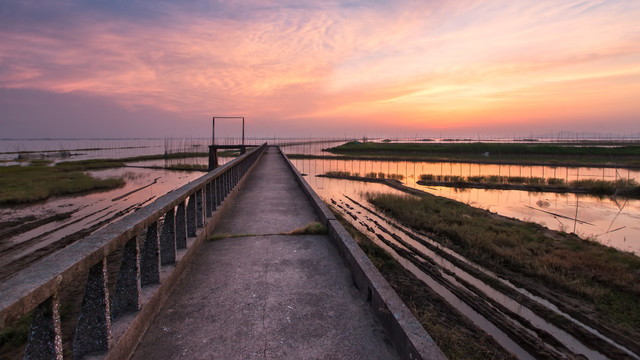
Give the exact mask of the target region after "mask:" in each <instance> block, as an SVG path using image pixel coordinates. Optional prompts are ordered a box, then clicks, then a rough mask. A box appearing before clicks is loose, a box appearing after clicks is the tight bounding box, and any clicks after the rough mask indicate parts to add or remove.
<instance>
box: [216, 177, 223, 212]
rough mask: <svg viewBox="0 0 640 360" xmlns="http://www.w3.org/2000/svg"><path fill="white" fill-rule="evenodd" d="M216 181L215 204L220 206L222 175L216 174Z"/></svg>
mask: <svg viewBox="0 0 640 360" xmlns="http://www.w3.org/2000/svg"><path fill="white" fill-rule="evenodd" d="M215 182H216V204H218V206H220V204H222V177H221V176H218V177H217V178H216V180H215Z"/></svg>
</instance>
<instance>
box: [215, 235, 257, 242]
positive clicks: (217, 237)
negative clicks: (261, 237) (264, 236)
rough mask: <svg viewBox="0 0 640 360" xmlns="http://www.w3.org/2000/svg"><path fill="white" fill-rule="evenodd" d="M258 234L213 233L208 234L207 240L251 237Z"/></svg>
mask: <svg viewBox="0 0 640 360" xmlns="http://www.w3.org/2000/svg"><path fill="white" fill-rule="evenodd" d="M252 236H258V235H256V234H213V235H211V236H209V241H218V240H222V239H233V238H241V237H252Z"/></svg>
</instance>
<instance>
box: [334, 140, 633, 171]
mask: <svg viewBox="0 0 640 360" xmlns="http://www.w3.org/2000/svg"><path fill="white" fill-rule="evenodd" d="M328 151H329V152H331V153H334V154H341V155H346V156H351V157H376V158H389V159H425V160H443V159H448V160H467V161H480V162H494V161H501V162H512V163H523V162H542V163H567V164H580V163H614V164H621V165H629V166H638V165H640V160H639V159H640V145H636V144H625V145H620V146H595V145H588V146H582V145H581V146H576V145H571V144H523V143H480V142H477V143H454V144H451V143H446V144H435V143H374V142H366V143H360V142H355V141H352V142H348V143H346V144H343V145H340V146H337V147H333V148H331V149H328Z"/></svg>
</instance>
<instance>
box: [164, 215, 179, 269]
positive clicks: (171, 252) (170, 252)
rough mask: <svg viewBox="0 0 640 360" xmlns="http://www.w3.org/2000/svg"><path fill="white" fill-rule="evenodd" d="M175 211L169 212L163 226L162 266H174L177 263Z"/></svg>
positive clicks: (165, 216)
mask: <svg viewBox="0 0 640 360" xmlns="http://www.w3.org/2000/svg"><path fill="white" fill-rule="evenodd" d="M175 213H176V212H175V209H171V210H169V211H167V213H166V214H165V215H164V224H162V234H161V235H160V264H161V265H173V264H175V263H176V222H175Z"/></svg>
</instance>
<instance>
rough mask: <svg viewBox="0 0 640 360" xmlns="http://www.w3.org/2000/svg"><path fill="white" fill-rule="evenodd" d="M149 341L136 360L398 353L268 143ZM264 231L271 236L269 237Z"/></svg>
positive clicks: (145, 340)
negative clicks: (313, 229) (310, 227)
mask: <svg viewBox="0 0 640 360" xmlns="http://www.w3.org/2000/svg"><path fill="white" fill-rule="evenodd" d="M249 176H250V178H249V179H247V182H246V183H245V184H244V186H243V188H241V189H240V192H239V194H238V196H237V197H236V198H235V199H234V200H233V203H232V204H231V206H230V207H229V208H228V209H227V211H226V212H225V214H224V216H223V220H222V221H220V223H219V224H218V225H217V227H216V229H215V232H216V233H223V234H245V235H247V236H242V237H236V238H226V239H223V240H217V241H209V242H206V243H205V244H203V246H202V248H201V251H200V253H199V254H198V255H197V256H196V258H195V259H194V261H193V263H192V264H190V265H189V268H188V269H187V271H186V272H185V274H184V277H183V278H182V280H181V283H180V284H179V285H178V287H177V288H176V290H175V291H174V292H173V294H172V295H171V296H170V297H169V299H168V300H167V303H166V304H165V306H164V308H163V309H162V310H161V311H160V313H159V314H158V316H157V317H156V319H155V321H154V322H153V323H152V324H151V326H150V327H149V330H148V331H147V333H146V334H145V336H144V337H143V339H142V341H141V342H140V345H139V346H138V348H137V350H136V353H135V354H134V358H136V359H187V358H188V359H395V358H397V355H396V354H395V352H394V350H393V349H392V348H391V347H390V345H389V342H388V341H386V340H385V336H384V332H383V330H382V328H381V326H380V325H379V324H378V322H377V320H376V319H375V318H374V315H373V312H372V311H371V309H370V308H369V305H368V304H367V303H366V302H365V301H364V299H362V298H361V297H360V296H359V293H358V291H357V290H356V289H355V288H354V287H353V284H352V280H351V273H350V272H349V270H348V269H347V268H346V267H345V265H344V264H343V262H342V260H341V259H340V257H339V255H338V253H337V251H336V249H335V248H334V247H333V246H332V245H331V243H330V240H329V238H328V236H324V235H280V234H281V233H286V232H289V231H291V230H293V229H296V228H299V227H301V226H304V225H307V224H308V223H309V222H311V221H314V220H315V217H316V216H315V213H314V212H313V209H312V207H311V204H310V203H309V201H308V200H307V198H306V197H305V196H304V194H303V193H302V191H301V189H300V188H299V186H298V184H297V183H296V182H295V179H294V177H293V175H292V174H291V171H290V170H289V168H288V167H287V165H286V163H285V161H284V159H283V158H282V156H281V155H280V154H279V153H278V151H277V149H276V148H269V150H268V152H267V153H266V154H265V155H264V156H263V157H262V159H261V160H260V162H259V163H258V165H257V167H256V168H255V169H254V171H253V172H252V173H251V174H249ZM248 234H250V235H248ZM265 234H266V235H265Z"/></svg>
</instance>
